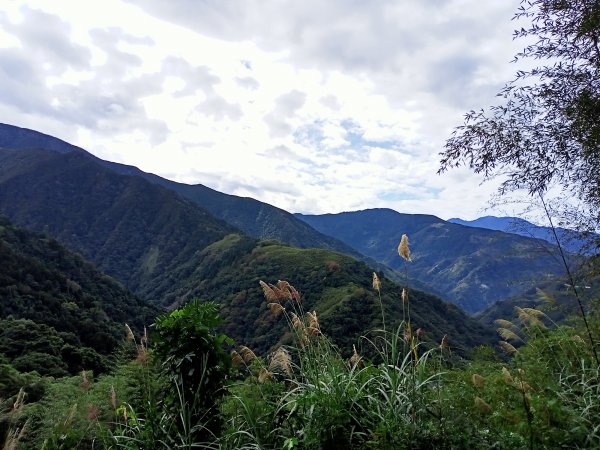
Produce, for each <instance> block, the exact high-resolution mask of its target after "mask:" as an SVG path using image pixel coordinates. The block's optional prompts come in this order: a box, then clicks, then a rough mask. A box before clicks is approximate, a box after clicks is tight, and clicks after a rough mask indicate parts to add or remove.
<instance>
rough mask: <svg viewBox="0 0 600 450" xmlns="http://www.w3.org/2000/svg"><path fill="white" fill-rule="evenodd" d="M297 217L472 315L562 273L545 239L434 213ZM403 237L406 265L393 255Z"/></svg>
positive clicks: (388, 211) (377, 212)
mask: <svg viewBox="0 0 600 450" xmlns="http://www.w3.org/2000/svg"><path fill="white" fill-rule="evenodd" d="M296 216H297V217H298V218H300V219H302V220H304V221H306V222H307V223H308V224H310V225H311V226H312V227H314V228H315V229H317V230H319V231H320V232H322V233H324V234H328V235H330V236H335V237H336V238H338V239H340V240H342V241H343V242H346V243H347V244H348V245H352V246H353V247H354V248H355V249H356V250H357V251H359V252H361V253H363V254H365V255H367V256H370V257H371V258H373V259H375V260H376V261H379V262H381V263H383V264H385V265H388V266H390V267H392V268H393V269H396V270H398V271H406V273H407V276H408V277H409V278H413V277H414V278H417V279H419V280H422V281H423V282H425V283H427V284H429V285H431V286H433V288H434V289H435V290H436V291H437V292H441V293H442V295H443V296H444V298H447V299H448V300H450V301H452V302H454V303H456V304H457V305H459V306H460V307H461V308H463V309H464V310H465V311H467V312H469V313H476V312H479V311H481V310H483V309H485V307H486V306H488V305H490V304H492V303H494V302H496V301H499V300H502V299H505V298H507V297H512V296H514V295H517V294H518V293H520V292H523V291H525V290H527V289H528V288H530V287H531V286H534V285H535V284H536V283H538V282H540V281H541V280H548V279H552V278H554V277H557V276H559V275H562V273H563V271H564V268H563V266H562V264H561V262H560V259H559V257H558V255H557V254H556V253H557V252H556V251H557V248H556V247H553V246H551V245H549V244H548V243H547V242H546V241H543V240H540V239H532V238H525V237H521V236H518V235H514V234H509V233H504V232H500V231H492V230H487V229H483V228H473V227H465V226H462V225H457V224H454V223H450V222H446V221H444V220H442V219H440V218H438V217H435V216H431V215H423V214H401V213H398V212H396V211H393V210H391V209H370V210H365V211H355V212H346V213H340V214H324V215H302V214H297V215H296ZM402 234H407V235H408V236H409V241H410V242H411V249H412V252H413V254H412V261H411V262H410V263H408V264H406V263H405V262H404V261H403V260H402V259H401V258H399V257H398V255H397V254H396V252H395V250H396V248H397V247H398V243H399V242H400V238H401V236H402Z"/></svg>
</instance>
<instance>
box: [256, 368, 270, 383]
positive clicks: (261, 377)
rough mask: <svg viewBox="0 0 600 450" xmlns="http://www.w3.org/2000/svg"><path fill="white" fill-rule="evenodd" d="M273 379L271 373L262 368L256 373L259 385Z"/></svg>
mask: <svg viewBox="0 0 600 450" xmlns="http://www.w3.org/2000/svg"><path fill="white" fill-rule="evenodd" d="M272 379H273V373H272V372H270V371H269V370H267V369H265V368H264V367H262V368H261V369H260V372H258V382H259V383H261V384H262V383H266V382H267V381H271V380H272Z"/></svg>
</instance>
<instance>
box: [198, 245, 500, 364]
mask: <svg viewBox="0 0 600 450" xmlns="http://www.w3.org/2000/svg"><path fill="white" fill-rule="evenodd" d="M195 272H196V274H197V279H198V280H201V281H200V282H198V283H197V284H195V285H194V286H193V287H191V292H190V295H191V296H193V297H200V298H204V299H210V300H215V301H218V302H219V303H221V305H222V316H223V317H224V318H225V322H226V324H225V332H226V333H227V334H228V335H230V336H232V337H234V338H235V339H236V341H237V342H239V343H244V344H245V345H248V346H251V347H253V348H255V349H257V350H258V351H259V352H262V353H264V352H266V351H267V350H269V349H270V348H271V347H272V346H273V345H274V344H276V343H277V342H278V340H280V339H281V338H282V337H283V336H284V335H285V329H286V324H285V321H284V320H283V319H282V318H278V317H276V316H274V315H273V314H272V313H271V312H270V311H269V310H268V308H267V303H266V302H265V299H264V296H263V292H262V290H261V288H260V286H259V281H260V280H264V281H266V282H271V283H275V282H276V281H277V280H280V279H281V280H288V281H289V282H290V283H291V284H292V285H293V286H294V287H296V289H298V290H299V291H300V292H301V293H302V294H303V308H304V309H305V310H306V311H312V310H316V312H317V315H318V317H319V320H320V323H321V327H322V329H323V331H324V332H325V333H326V334H327V335H328V336H330V337H332V338H333V340H334V342H336V343H338V344H339V345H340V347H341V348H342V350H343V351H344V353H347V352H350V351H351V346H352V344H353V343H357V338H358V337H359V336H361V335H364V334H366V333H367V332H368V331H369V330H373V329H377V328H381V325H382V324H381V310H380V308H379V303H378V300H377V294H376V292H375V291H374V290H373V288H372V271H371V269H370V268H369V267H368V266H367V265H365V264H364V263H362V262H360V261H356V260H355V259H353V258H350V257H348V256H346V255H343V254H340V253H334V252H330V251H328V250H319V249H298V248H294V247H290V246H286V245H282V244H279V243H277V242H275V241H263V242H257V241H254V240H252V239H250V238H246V237H242V236H239V235H230V236H227V237H226V238H225V239H223V240H222V241H220V242H217V243H215V244H213V245H211V246H209V247H207V248H206V249H205V250H203V252H202V258H201V262H200V263H199V265H198V266H197V267H196V270H195ZM383 285H384V286H383V288H382V295H383V302H384V305H385V309H386V311H387V312H386V316H389V317H390V323H389V324H388V325H391V326H394V325H395V326H397V325H398V323H399V322H400V320H401V319H402V301H401V300H400V297H401V287H400V286H399V285H398V284H396V283H394V282H392V281H390V280H387V279H384V280H383ZM409 291H410V301H411V314H412V317H413V323H414V326H415V328H418V327H422V328H423V329H424V330H425V331H426V337H427V339H428V340H429V341H431V342H439V341H440V340H441V339H442V337H443V335H444V334H448V335H449V336H450V339H451V342H452V345H453V346H454V347H455V348H456V349H458V350H459V351H460V352H462V353H465V352H466V351H467V350H468V349H470V348H472V347H474V346H475V345H479V344H482V343H491V342H494V341H495V336H494V333H493V332H490V331H489V329H488V328H485V327H483V326H482V325H480V324H479V323H478V322H477V321H475V320H472V319H470V318H468V317H467V316H466V315H465V314H464V313H463V312H462V311H461V310H460V309H459V308H457V307H456V306H454V305H452V304H449V303H445V302H443V301H441V300H440V299H438V298H437V297H434V296H432V295H428V294H425V293H423V292H420V291H416V290H409ZM287 337H288V338H289V333H288V335H287ZM284 340H285V337H284Z"/></svg>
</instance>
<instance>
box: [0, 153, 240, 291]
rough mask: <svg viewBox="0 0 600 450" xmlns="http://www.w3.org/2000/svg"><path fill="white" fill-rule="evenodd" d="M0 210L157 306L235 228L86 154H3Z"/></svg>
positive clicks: (0, 168)
mask: <svg viewBox="0 0 600 450" xmlns="http://www.w3.org/2000/svg"><path fill="white" fill-rule="evenodd" d="M0 160H1V161H2V165H1V166H0V211H1V212H2V213H3V214H6V215H7V216H8V217H9V218H10V219H11V220H12V221H14V222H15V223H17V224H18V225H21V226H24V227H28V228H32V229H34V230H38V231H44V232H46V233H48V234H50V235H52V236H55V237H56V238H57V239H59V240H60V241H62V242H64V243H66V244H67V245H68V246H69V247H70V248H72V249H74V250H76V251H78V252H80V253H81V254H82V255H84V256H85V257H86V258H89V259H91V260H92V261H94V262H95V263H96V264H98V266H99V267H100V268H101V269H102V270H103V271H105V272H106V273H108V274H109V275H111V276H114V277H116V278H118V279H119V280H121V281H122V282H123V283H125V285H126V286H127V287H128V288H129V289H131V290H133V291H134V292H135V293H136V294H138V295H140V296H141V297H143V298H145V299H151V300H154V301H155V302H156V303H162V302H161V299H162V298H163V297H164V296H165V295H166V294H167V293H168V292H170V291H171V290H172V289H175V288H176V286H175V285H176V284H177V282H178V281H179V280H181V279H182V278H185V277H186V274H187V273H188V272H189V271H190V270H192V269H193V267H191V266H190V264H189V262H190V260H191V259H192V257H193V256H194V254H195V253H196V252H197V251H198V250H201V249H202V248H204V247H206V246H207V245H209V244H210V243H212V242H214V241H217V240H219V239H221V238H222V237H223V236H225V235H226V234H229V233H232V232H234V231H235V230H234V228H232V227H231V226H229V225H227V224H226V223H225V222H223V221H221V220H219V219H216V218H214V217H213V216H211V215H210V214H209V213H208V212H206V211H205V210H202V209H200V208H198V207H197V206H196V205H194V204H192V203H191V202H189V201H187V200H185V199H183V198H182V197H180V196H179V195H177V194H176V193H175V192H173V191H170V190H168V189H164V188H162V187H160V186H156V185H153V184H151V183H149V182H147V181H145V180H143V179H141V178H139V177H135V176H124V175H118V174H116V173H114V172H112V171H111V170H109V169H106V168H105V167H103V166H101V165H100V164H98V163H97V162H96V161H95V160H94V159H92V158H91V157H90V156H88V155H87V154H86V153H84V152H72V153H67V154H59V153H56V152H50V151H42V150H28V151H14V150H0Z"/></svg>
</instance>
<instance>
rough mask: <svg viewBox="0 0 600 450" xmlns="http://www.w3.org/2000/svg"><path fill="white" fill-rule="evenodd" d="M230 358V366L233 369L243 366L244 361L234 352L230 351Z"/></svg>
mask: <svg viewBox="0 0 600 450" xmlns="http://www.w3.org/2000/svg"><path fill="white" fill-rule="evenodd" d="M230 356H231V364H233V366H234V367H240V366H241V365H242V364H244V359H243V358H242V356H241V355H240V354H239V353H238V352H236V351H235V350H231V353H230Z"/></svg>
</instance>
